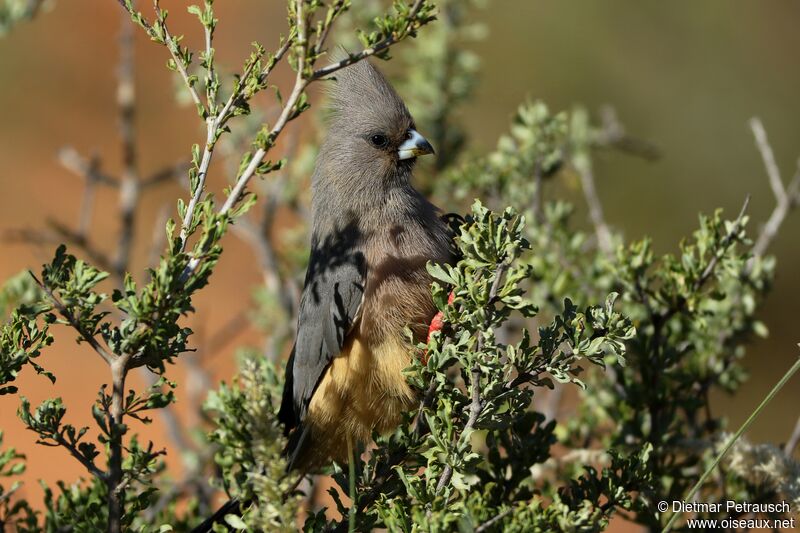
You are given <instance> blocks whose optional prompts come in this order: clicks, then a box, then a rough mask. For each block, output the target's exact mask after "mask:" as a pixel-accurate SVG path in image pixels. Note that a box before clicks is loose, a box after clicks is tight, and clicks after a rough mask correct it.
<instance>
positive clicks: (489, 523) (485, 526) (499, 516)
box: [475, 507, 514, 533]
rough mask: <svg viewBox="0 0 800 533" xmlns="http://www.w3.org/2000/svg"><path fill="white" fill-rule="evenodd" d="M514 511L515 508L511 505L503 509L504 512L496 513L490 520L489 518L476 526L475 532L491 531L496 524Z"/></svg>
mask: <svg viewBox="0 0 800 533" xmlns="http://www.w3.org/2000/svg"><path fill="white" fill-rule="evenodd" d="M513 512H514V508H513V507H510V508H508V509H506V510H505V511H503V512H502V513H499V514H496V515H495V516H493V517H492V518H490V519H489V520H487V521H486V522H484V523H483V524H481V525H479V526H478V527H477V528H475V533H483V532H484V531H491V530H492V529H493V528H494V525H495V524H497V523H498V522H500V521H502V520H503V519H504V518H505V517H507V516H508V515H510V514H511V513H513Z"/></svg>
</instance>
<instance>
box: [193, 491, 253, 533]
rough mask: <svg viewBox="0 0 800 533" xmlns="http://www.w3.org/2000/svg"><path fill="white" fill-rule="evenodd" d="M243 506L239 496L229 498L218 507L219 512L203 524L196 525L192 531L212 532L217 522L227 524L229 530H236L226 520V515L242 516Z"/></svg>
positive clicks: (195, 532)
mask: <svg viewBox="0 0 800 533" xmlns="http://www.w3.org/2000/svg"><path fill="white" fill-rule="evenodd" d="M243 507H245V506H243V505H242V503H241V502H240V501H239V500H238V499H237V498H233V499H231V500H228V501H227V502H225V503H224V504H223V505H222V507H220V508H219V509H217V512H215V513H214V514H213V515H211V516H210V517H209V518H207V519H206V520H205V521H204V522H203V523H202V524H200V525H199V526H197V527H195V528H194V529H193V530H192V533H211V532H212V531H213V530H214V529H213V528H214V525H215V524H225V525H226V527H227V528H228V531H234V529H233V528H232V527H231V526H229V525H227V523H226V522H225V517H226V516H228V515H229V514H232V515H236V516H242V511H243V509H242V508H243Z"/></svg>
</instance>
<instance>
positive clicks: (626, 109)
mask: <svg viewBox="0 0 800 533" xmlns="http://www.w3.org/2000/svg"><path fill="white" fill-rule="evenodd" d="M162 3H163V4H164V5H165V6H166V7H168V8H171V9H172V11H173V15H172V16H171V17H170V22H171V26H172V28H173V31H174V32H176V33H186V34H187V41H186V42H187V43H188V44H189V45H195V46H196V45H197V43H198V42H199V37H200V34H199V31H198V28H199V26H198V25H197V24H196V22H195V21H194V20H191V19H190V18H189V17H188V16H187V15H186V14H185V9H184V6H185V5H186V4H187V3H186V2H179V1H177V0H174V1H166V0H165V1H164V2H162ZM354 4H355V8H357V7H358V2H357V1H355V2H354ZM148 5H149V4H148ZM283 6H284V2H283V1H280V0H270V1H268V2H257V1H255V0H238V1H237V2H218V5H217V6H216V11H217V14H218V17H219V19H220V20H221V23H220V25H219V27H218V30H217V38H216V50H217V59H218V61H219V62H220V63H221V64H223V65H225V66H226V67H227V69H228V71H231V70H235V69H238V68H239V66H240V64H241V62H242V60H243V59H244V58H245V57H246V56H247V55H248V54H249V51H250V42H251V41H253V40H258V41H259V42H261V43H263V44H265V45H266V46H270V45H271V44H273V43H276V42H277V38H278V35H279V33H280V32H281V31H283V30H284V28H285V19H286V18H285V14H284V12H283V9H284V8H283ZM120 11H121V9H120V7H119V6H118V5H117V3H116V1H115V0H57V1H56V2H55V4H54V6H53V9H51V10H48V11H47V12H45V13H42V14H41V15H40V16H39V17H38V18H37V19H36V20H35V21H33V22H31V23H27V24H24V25H21V26H20V27H18V28H16V29H15V30H14V31H13V32H12V33H11V34H10V35H8V36H6V37H4V38H2V39H0V102H2V105H3V109H4V113H3V118H2V121H0V207H2V208H1V209H0V232H2V231H6V230H9V229H13V228H43V227H44V222H43V221H44V220H45V219H47V218H52V219H55V220H57V221H59V222H62V223H65V224H68V225H74V224H75V222H76V221H77V218H78V211H79V206H80V201H81V191H82V182H81V180H80V179H79V178H77V177H76V176H74V175H72V174H70V173H69V172H67V171H66V170H64V169H63V168H62V167H61V166H60V165H59V164H58V162H57V159H56V154H57V152H58V150H59V149H60V148H62V147H63V146H66V145H69V146H73V147H75V148H76V149H77V150H78V151H79V152H81V153H83V154H96V155H97V156H99V157H100V158H102V168H103V170H105V171H107V172H109V173H112V174H114V173H118V172H119V170H120V164H119V160H120V146H119V141H118V137H117V116H116V113H117V108H116V103H115V89H116V78H115V70H114V69H115V65H116V64H117V38H118V34H119V27H120ZM145 12H147V11H145ZM476 18H479V19H481V20H482V21H484V22H485V24H486V25H487V28H488V31H489V36H488V38H487V39H486V40H485V41H482V42H479V43H477V44H476V45H475V47H474V49H475V51H476V52H477V53H478V55H479V57H480V59H481V61H482V70H481V72H482V74H481V82H480V85H479V88H478V92H477V95H476V98H475V102H474V104H472V105H469V106H467V107H466V108H465V110H464V111H463V112H462V113H461V119H462V120H463V121H464V122H465V124H466V125H467V129H468V132H469V134H470V135H471V139H472V140H473V141H474V146H476V147H478V148H481V149H486V148H490V147H492V146H493V145H494V142H495V140H496V138H497V136H498V135H499V134H500V133H501V132H503V131H504V130H505V129H506V127H507V124H508V121H509V118H510V115H511V113H512V112H513V111H514V109H515V108H516V106H517V105H518V104H519V103H520V102H522V101H523V100H524V99H525V98H526V97H528V96H530V97H532V98H537V99H543V100H544V101H545V102H547V103H548V104H549V105H550V107H551V109H561V108H568V107H570V106H572V105H573V104H575V103H582V104H585V105H587V106H588V107H589V108H590V109H593V110H594V109H596V108H597V107H598V106H599V105H601V104H606V103H608V104H612V105H614V106H615V107H616V109H617V111H618V114H619V117H620V119H621V120H622V121H623V123H624V124H625V125H626V126H627V127H628V130H629V131H630V132H631V133H632V134H634V135H636V136H639V137H643V138H647V139H649V140H652V141H653V142H655V143H656V144H657V145H658V146H659V148H660V150H661V152H662V154H663V156H662V158H661V159H660V160H658V161H656V162H655V163H648V162H643V161H640V160H636V159H632V158H626V157H624V156H621V155H613V154H612V155H607V154H603V155H601V156H600V157H599V159H598V161H597V167H598V168H597V178H598V187H599V189H600V196H601V199H602V200H603V202H604V204H605V210H606V217H607V219H608V222H609V223H610V224H611V225H613V226H615V227H617V228H620V229H622V230H623V232H624V233H625V235H626V236H627V237H628V238H631V239H633V238H639V237H641V236H643V235H646V234H649V235H652V236H653V237H654V240H655V246H656V250H658V251H661V252H664V251H672V250H675V249H676V246H677V242H678V240H679V239H680V238H681V237H683V236H686V235H688V234H689V233H690V232H691V231H692V230H693V229H694V228H695V227H696V221H697V218H696V215H697V213H698V212H700V211H703V212H710V211H712V210H713V209H714V208H715V207H718V206H722V207H724V208H725V209H726V211H727V212H728V213H735V212H736V211H737V210H738V208H739V206H740V205H741V203H742V201H743V199H744V196H745V195H746V194H748V193H749V194H751V195H752V203H751V214H752V220H753V222H751V231H754V230H755V229H756V228H757V227H758V226H757V223H758V222H762V221H763V220H765V219H766V217H767V216H768V215H769V212H770V211H771V209H772V207H773V205H774V201H773V198H772V195H771V192H770V189H769V186H768V183H767V181H766V177H765V173H764V169H763V165H762V162H761V159H760V156H759V154H758V152H757V151H756V149H755V147H754V144H753V139H752V135H751V133H750V130H749V128H748V125H747V120H748V119H749V118H750V117H751V116H753V115H759V116H760V117H761V118H762V119H763V121H764V124H765V127H766V129H767V132H768V134H769V138H770V141H771V143H772V145H773V148H774V149H775V153H776V157H777V160H778V164H779V166H780V168H781V170H782V171H783V174H784V180H786V181H788V179H789V178H790V177H791V175H792V174H793V173H794V172H795V171H796V168H797V165H796V162H797V158H798V156H800V121H798V120H797V118H798V117H799V116H800V96H798V95H800V69H799V68H798V67H797V59H798V50H800V32H797V31H796V28H797V22H798V20H800V4H797V3H793V2H789V1H777V2H769V3H767V2H758V1H757V0H750V1H736V2H729V1H727V0H707V1H705V2H692V3H689V2H683V3H679V4H676V3H665V2H657V1H656V0H647V1H642V0H627V1H622V0H615V1H612V2H604V3H599V2H594V3H571V2H569V3H568V2H545V1H538V0H537V1H533V0H495V1H494V2H493V3H491V4H490V5H489V7H488V8H487V9H486V10H484V11H481V12H478V13H477V15H476ZM420 38H422V39H424V29H423V30H422V31H421V37H420ZM401 46H402V45H401ZM166 59H167V57H166V51H165V50H164V49H163V48H162V47H160V46H158V45H155V44H154V43H151V42H149V41H148V40H147V39H146V38H144V37H143V34H142V32H141V31H137V32H136V75H137V78H136V92H137V98H138V103H137V118H136V128H137V143H138V151H139V161H140V169H139V170H140V173H141V174H142V175H144V176H146V175H148V174H150V173H152V172H154V171H157V170H159V169H161V168H163V167H165V166H167V165H172V164H174V163H176V162H178V161H181V160H184V159H185V158H186V157H187V156H188V154H189V150H190V147H191V145H192V144H193V143H202V142H203V140H204V138H205V134H204V133H203V131H201V128H200V126H201V124H200V123H199V121H198V119H197V117H196V115H195V113H194V111H193V110H192V109H189V108H187V107H180V106H178V105H176V103H175V99H174V97H173V94H174V83H175V82H174V79H173V76H172V74H171V73H169V72H168V71H167V70H166V69H165V68H164V64H165V61H166ZM279 74H280V73H279ZM277 80H278V82H281V78H280V75H279V77H278V78H277ZM283 81H284V82H286V80H285V79H284V80H283ZM313 102H314V98H313V93H312V103H313ZM310 125H311V122H310V121H305V122H302V121H301V122H298V123H293V124H291V125H290V128H296V129H298V131H303V132H304V133H303V135H305V134H308V131H307V130H308V128H309V126H310ZM304 128H305V129H304ZM222 174H223V173H222V172H221V171H220V168H219V165H218V166H216V167H212V172H211V176H212V177H211V187H212V189H213V190H216V191H218V194H219V191H221V189H222V187H223V185H224V178H223V177H221V175H222ZM182 196H185V193H184V192H183V191H182V190H181V189H180V187H179V186H177V185H169V186H167V187H164V188H159V189H158V190H157V191H154V192H152V193H145V196H144V197H143V199H142V211H141V212H140V217H139V219H138V221H137V224H136V231H137V233H138V234H139V236H140V239H139V244H138V248H137V249H136V250H135V251H134V257H138V258H143V257H146V256H147V243H148V242H149V241H150V235H151V234H152V233H153V231H154V223H156V220H157V218H158V217H157V213H158V212H159V210H160V209H161V208H162V206H164V205H168V206H170V207H173V206H174V205H175V201H176V199H177V198H179V197H182ZM116 208H117V192H116V191H113V190H109V189H100V191H99V193H98V197H97V200H96V203H95V216H94V222H93V226H92V232H91V233H92V236H93V238H94V240H95V242H98V243H101V245H102V247H103V248H104V249H105V250H113V248H114V245H115V239H116V232H117V230H118V228H117V226H116V224H117V218H116V216H115V213H116ZM578 208H579V209H580V210H583V206H582V205H578ZM579 216H580V217H581V218H583V219H585V216H586V214H585V212H583V211H581V212H579ZM798 230H800V214H795V215H794V216H790V217H789V219H788V220H787V222H786V223H785V225H784V227H783V228H782V230H781V233H780V236H779V237H778V239H776V241H775V242H774V243H773V247H772V249H771V250H770V251H771V252H772V253H774V254H775V255H777V258H778V269H777V280H776V287H775V290H774V291H773V294H772V295H771V297H770V298H769V300H768V302H767V304H766V305H765V306H764V308H763V312H762V316H761V317H762V319H763V320H764V322H765V323H766V324H767V326H768V327H769V329H770V331H771V335H770V337H769V339H766V340H762V341H758V342H756V343H755V344H754V345H752V347H751V348H750V349H749V352H748V356H747V359H746V360H745V366H746V367H747V368H748V369H749V370H750V371H751V374H752V378H751V380H750V381H749V382H748V383H747V384H746V385H745V386H744V387H743V388H742V390H741V392H740V394H739V395H737V396H736V397H735V398H729V397H726V396H722V395H720V396H717V397H716V398H715V408H716V409H719V410H721V411H722V412H725V413H727V414H728V415H729V417H730V421H731V425H732V426H735V425H737V424H739V423H741V422H742V421H743V418H744V417H745V416H746V415H747V414H748V413H749V412H750V411H751V410H752V408H753V407H754V406H755V405H756V404H757V403H758V401H759V400H760V399H761V398H762V397H763V396H764V395H765V394H766V392H767V391H768V390H769V388H771V386H772V385H773V384H774V383H775V382H776V381H777V379H778V378H779V377H780V376H781V375H782V374H783V372H784V371H785V369H786V368H787V367H788V366H789V364H790V363H791V361H793V360H794V358H795V357H796V356H797V348H796V346H795V345H796V343H797V342H798V341H800V335H798V333H797V331H796V329H795V328H796V321H797V316H798V311H800V299H798V298H797V296H798V294H800V276H798V275H797V272H798V267H800V251H799V250H798V247H797V245H796V242H797V235H798ZM224 244H225V248H226V251H225V254H223V258H222V260H221V262H220V264H219V266H218V268H217V270H216V271H215V273H214V276H213V278H212V283H211V285H210V286H209V287H207V288H206V289H204V290H203V291H202V292H201V293H200V294H199V296H198V297H197V298H196V301H195V304H196V310H197V312H196V313H195V314H194V315H192V316H191V317H190V318H189V320H188V325H189V326H190V327H192V328H193V329H195V330H196V331H197V332H198V334H199V335H201V336H202V335H205V336H211V335H213V334H214V332H215V331H216V330H218V329H219V328H220V327H222V325H223V324H225V323H226V319H227V318H229V317H231V316H234V315H236V314H238V313H240V312H241V311H242V309H244V308H246V307H247V306H249V305H250V304H251V292H252V288H253V287H254V286H256V285H257V284H259V283H260V281H261V277H260V272H259V269H258V267H257V266H256V265H255V258H254V257H253V254H252V252H251V250H250V248H249V247H247V246H246V245H244V244H243V243H242V242H240V241H239V240H237V239H236V238H235V237H234V236H228V237H226V241H225V243H224ZM53 249H54V246H45V247H35V246H30V245H21V244H9V243H7V242H0V279H3V280H4V279H6V278H8V277H10V276H12V275H14V274H16V273H18V272H19V271H21V270H22V269H26V268H31V269H33V270H34V271H38V270H39V265H40V264H41V263H43V262H44V261H46V260H49V259H50V257H51V256H52V251H53ZM133 266H134V272H135V273H137V275H139V276H140V279H141V272H142V269H143V268H144V267H145V266H146V265H145V264H144V262H143V261H139V262H137V263H135V264H134V265H133ZM73 337H74V335H73V334H72V333H70V332H69V331H64V330H63V329H59V330H58V331H57V341H58V340H61V341H63V342H56V344H55V345H54V347H53V348H51V349H50V350H48V351H47V352H46V353H45V355H44V356H43V357H42V359H41V361H40V362H41V363H42V364H44V366H45V367H46V368H48V369H49V370H51V371H53V372H54V373H55V374H56V375H57V376H58V382H57V383H56V385H55V386H52V385H50V383H49V382H48V381H47V380H46V379H44V378H43V377H40V376H37V375H35V374H34V373H32V372H31V371H29V370H26V371H25V372H23V375H22V377H21V379H19V380H18V385H19V388H20V391H22V393H23V394H25V395H26V396H27V397H28V398H29V399H30V400H31V402H32V403H33V405H37V404H38V403H39V402H40V401H41V400H43V399H45V398H47V397H51V396H54V395H61V396H62V397H63V399H64V401H65V403H66V405H67V406H68V409H69V410H68V414H67V421H68V422H71V423H74V424H77V425H81V424H87V425H88V424H90V417H89V406H90V405H91V403H92V401H93V400H94V398H95V396H96V394H97V390H98V388H99V386H100V385H101V384H102V383H104V382H107V381H108V370H107V368H106V366H105V364H104V363H102V362H101V360H100V359H99V358H98V357H97V356H96V355H95V354H94V353H92V352H91V350H90V349H88V348H87V347H85V346H83V345H82V346H75V344H74V343H72V342H71V340H72V338H73ZM258 340H259V336H258V334H257V332H255V331H250V330H248V331H245V332H243V333H242V334H241V335H239V336H237V338H236V339H235V341H234V342H232V343H229V344H228V345H227V346H226V347H225V349H224V350H223V351H221V352H220V353H217V354H214V355H213V358H212V359H209V361H208V369H209V371H210V373H211V374H212V376H213V377H214V379H216V380H221V379H229V378H230V376H231V375H232V374H233V372H234V370H235V361H234V356H233V353H234V350H235V348H236V347H237V346H239V345H244V344H248V343H249V344H255V343H257V342H258ZM169 374H170V377H171V378H173V379H175V380H177V381H178V383H179V384H182V383H183V380H182V377H183V375H184V374H183V368H182V366H181V364H178V365H177V368H176V369H175V370H171V371H170V373H169ZM132 379H133V382H132V383H130V385H132V386H135V387H139V386H140V384H141V381H140V382H139V383H137V381H136V380H140V377H139V376H138V375H134V376H133V378H132ZM215 385H216V384H213V386H215ZM177 396H178V406H177V408H178V410H179V412H182V409H184V408H183V407H182V406H185V404H186V403H187V401H186V400H187V391H186V390H185V388H181V387H179V389H178V392H177ZM799 400H800V387H798V385H797V383H796V382H795V383H794V384H790V385H789V386H788V387H787V388H786V390H784V391H783V392H782V393H781V395H780V396H779V397H778V399H777V400H776V401H775V402H774V403H773V404H772V405H771V406H770V407H769V409H768V410H767V411H766V412H765V413H764V415H762V417H761V419H760V420H758V421H757V422H756V424H755V426H754V428H753V430H752V431H751V432H750V435H749V437H750V438H751V439H752V440H756V441H764V440H766V441H774V442H782V441H783V440H785V439H786V438H787V437H788V435H789V434H790V432H791V429H792V427H793V425H794V422H795V420H796V418H797V416H798V414H800V410H798V409H797V406H798V405H800V401H799ZM18 401H19V399H18V398H17V397H15V396H2V397H0V428H2V430H3V431H4V432H5V445H6V446H9V445H10V446H15V447H17V448H18V449H19V450H21V451H23V452H24V453H26V454H27V455H28V458H29V461H28V471H27V473H26V474H25V475H24V480H25V481H26V488H25V489H24V491H26V493H27V495H29V496H30V497H31V498H32V499H33V501H37V500H40V499H41V489H40V488H39V486H38V484H36V482H35V481H36V480H37V479H44V480H47V481H48V482H53V481H54V480H56V479H64V480H68V481H72V480H74V479H76V478H77V477H78V476H80V475H82V474H84V472H83V471H82V468H81V467H79V465H78V464H77V463H76V462H74V461H72V460H71V459H70V458H68V457H67V456H66V455H65V453H64V452H63V450H60V449H58V448H46V447H42V446H35V444H34V441H35V436H34V435H33V434H32V433H31V432H27V431H25V430H24V428H23V425H22V423H21V422H20V421H19V420H18V419H17V417H16V414H15V413H16V409H17V406H18ZM184 410H185V409H184ZM183 414H184V415H185V416H186V417H187V423H188V424H189V425H190V426H191V425H196V424H197V423H198V421H197V420H196V419H195V418H194V415H193V413H191V412H188V413H183ZM134 429H135V430H137V431H141V433H142V435H144V436H145V437H148V438H152V439H153V440H155V441H156V442H158V443H166V442H169V440H168V439H167V438H166V437H165V435H164V434H163V433H164V430H163V426H162V425H161V422H160V421H159V420H158V419H156V421H155V423H154V424H153V425H152V426H151V427H148V428H139V427H134ZM167 450H168V454H169V456H172V457H174V456H175V455H176V454H178V453H179V450H175V449H172V448H171V447H170V446H169V445H168V446H167ZM171 465H172V466H175V467H176V468H178V467H179V462H178V461H171ZM176 475H177V473H176Z"/></svg>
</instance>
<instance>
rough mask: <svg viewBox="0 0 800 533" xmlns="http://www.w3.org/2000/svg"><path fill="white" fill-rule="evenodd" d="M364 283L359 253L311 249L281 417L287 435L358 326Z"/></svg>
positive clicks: (304, 412) (361, 258)
mask: <svg viewBox="0 0 800 533" xmlns="http://www.w3.org/2000/svg"><path fill="white" fill-rule="evenodd" d="M365 277H366V267H365V262H364V258H363V255H362V254H361V253H360V252H356V251H353V250H350V251H347V250H342V248H338V247H336V248H335V253H334V252H332V251H331V250H330V249H328V250H326V249H324V247H313V248H312V255H311V262H310V263H309V267H308V273H307V274H306V282H305V286H304V287H303V294H302V297H301V299H300V310H299V315H298V319H297V337H296V339H295V344H294V349H293V350H292V355H291V357H290V358H289V362H288V364H287V367H286V384H285V385H284V390H283V402H282V404H281V409H280V413H279V419H280V420H281V422H283V424H284V426H285V428H286V431H287V432H288V431H289V430H290V429H292V428H293V427H296V426H298V425H300V423H302V421H303V418H305V414H306V411H307V409H308V404H309V402H310V401H311V397H312V395H313V394H314V391H315V389H316V387H317V385H318V384H319V382H320V380H321V378H322V376H323V374H324V373H325V370H326V369H327V368H328V365H329V364H330V362H331V360H332V359H333V358H334V357H335V356H336V355H337V354H338V353H339V352H340V351H341V349H342V345H343V344H344V342H345V338H346V336H347V334H348V333H349V332H350V330H351V329H352V327H353V325H354V324H355V323H356V321H357V319H358V313H359V309H360V308H361V302H362V300H363V298H364V281H365Z"/></svg>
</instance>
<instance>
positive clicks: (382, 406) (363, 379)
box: [304, 335, 415, 465]
mask: <svg viewBox="0 0 800 533" xmlns="http://www.w3.org/2000/svg"><path fill="white" fill-rule="evenodd" d="M411 354H412V348H411V347H410V346H409V345H408V344H406V343H404V342H402V341H401V340H400V339H391V340H386V341H385V342H383V343H381V344H379V345H377V346H375V345H372V346H369V345H367V344H366V343H365V342H363V341H362V339H360V338H359V337H358V336H355V335H353V336H351V338H349V339H348V341H347V342H346V343H345V345H344V346H343V347H342V351H341V353H340V354H339V355H338V356H337V357H335V358H334V359H333V361H332V362H331V365H330V366H329V367H328V369H327V370H326V371H325V375H324V376H323V378H322V381H321V382H320V384H319V386H318V387H317V390H316V391H315V392H314V396H313V397H312V399H311V403H310V405H309V408H308V414H307V415H306V419H305V421H304V424H306V425H308V426H309V429H310V431H311V433H310V435H311V439H312V442H311V443H310V446H309V447H308V448H310V450H309V452H310V453H311V454H312V455H313V456H315V457H308V458H307V459H308V460H309V461H308V462H309V463H311V464H312V465H319V464H321V463H322V462H324V461H325V460H326V459H327V457H332V458H333V459H336V460H337V461H339V462H345V461H346V460H347V453H348V452H347V450H348V440H349V441H350V442H352V443H357V442H361V443H365V442H368V441H369V439H370V438H371V436H372V431H373V430H377V431H379V432H381V433H383V432H386V431H390V430H392V429H394V428H395V427H396V426H397V424H398V423H399V422H400V418H401V415H402V413H403V412H404V411H407V410H408V409H409V408H411V407H412V406H413V405H414V403H415V401H414V399H415V395H414V391H413V390H412V389H411V387H409V386H408V383H406V380H405V376H403V369H405V368H406V367H408V365H409V364H410V361H411ZM322 455H325V456H326V457H322Z"/></svg>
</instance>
